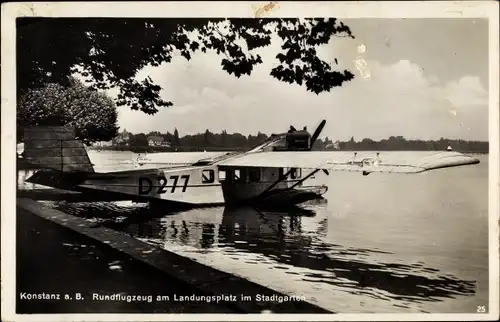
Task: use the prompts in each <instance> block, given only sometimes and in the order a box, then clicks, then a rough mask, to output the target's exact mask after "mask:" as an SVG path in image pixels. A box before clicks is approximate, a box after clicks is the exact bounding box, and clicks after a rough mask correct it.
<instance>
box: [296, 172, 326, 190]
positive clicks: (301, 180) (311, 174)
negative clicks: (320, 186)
mask: <svg viewBox="0 0 500 322" xmlns="http://www.w3.org/2000/svg"><path fill="white" fill-rule="evenodd" d="M319 170H321V169H314V171H312V172H311V173H309V174H308V175H307V176H305V177H304V178H302V179H300V180H299V181H297V182H295V183H294V184H293V186H291V187H290V188H289V189H293V188H295V187H296V186H298V185H299V184H301V183H302V182H304V181H306V180H307V179H309V178H310V177H312V176H313V175H314V174H316V172H318V171H319Z"/></svg>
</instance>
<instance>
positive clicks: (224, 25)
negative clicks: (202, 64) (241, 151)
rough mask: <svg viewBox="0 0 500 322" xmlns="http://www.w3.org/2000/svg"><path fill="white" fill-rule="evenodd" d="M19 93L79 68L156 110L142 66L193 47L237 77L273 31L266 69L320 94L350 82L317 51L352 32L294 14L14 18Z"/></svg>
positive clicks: (130, 102)
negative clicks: (275, 41) (274, 45)
mask: <svg viewBox="0 0 500 322" xmlns="http://www.w3.org/2000/svg"><path fill="white" fill-rule="evenodd" d="M17 24H18V26H17V27H18V29H17V31H18V42H17V46H18V50H17V53H18V81H19V83H18V86H19V94H20V95H21V94H22V93H23V92H25V91H27V90H29V89H33V88H38V87H43V86H44V85H45V84H48V83H58V84H61V85H68V84H69V83H68V82H70V78H71V75H72V74H74V73H75V72H76V71H79V72H81V73H82V75H83V76H86V77H87V78H88V79H89V81H88V82H89V85H90V86H91V88H93V89H100V90H106V89H109V88H114V87H117V88H119V95H118V98H117V101H116V104H117V105H119V106H120V105H127V106H130V107H131V108H132V109H133V110H141V111H143V112H145V113H147V114H154V113H156V112H157V111H158V109H157V107H159V106H171V105H173V104H172V102H170V101H166V100H164V99H162V98H161V96H160V91H161V87H160V86H158V85H156V84H154V82H153V81H152V80H151V79H150V78H147V79H145V80H143V81H138V80H137V79H136V75H137V73H138V72H139V71H140V70H141V69H142V68H144V67H146V66H159V65H160V64H162V63H169V62H171V60H172V58H173V56H174V55H177V54H180V55H181V56H182V57H184V58H186V59H187V60H189V59H191V57H192V55H193V54H194V53H196V52H202V53H206V52H208V51H214V52H216V53H217V54H219V55H220V56H221V57H222V60H221V66H222V69H223V70H225V71H226V72H228V73H229V74H231V75H234V76H236V77H240V76H242V75H251V73H252V71H253V69H254V67H255V66H256V65H258V64H261V63H262V58H261V56H260V55H259V54H258V53H256V52H255V51H256V49H258V48H262V47H266V46H269V45H270V44H271V35H272V34H273V33H275V34H277V35H278V36H279V37H280V38H281V40H282V41H283V44H282V46H281V52H280V53H279V54H278V55H277V56H276V58H277V60H278V62H279V63H280V64H279V65H278V66H277V67H275V68H273V69H272V70H271V71H270V75H271V76H273V77H275V78H276V79H278V80H280V81H283V82H287V83H296V84H298V85H301V86H305V88H306V89H307V90H308V91H311V92H314V93H316V94H319V93H321V92H325V91H327V92H328V91H330V90H331V89H332V88H333V87H336V86H341V85H342V84H343V83H344V82H345V81H349V80H351V79H352V78H353V77H354V75H353V74H352V73H351V72H349V71H347V70H344V71H337V70H334V69H333V68H332V66H331V64H330V63H328V62H325V61H324V60H322V59H321V58H319V57H318V56H317V54H316V52H317V48H318V46H320V45H324V44H327V43H328V42H329V41H330V39H331V38H332V37H334V36H338V37H340V36H342V37H351V38H353V36H352V34H351V31H350V29H349V27H348V26H346V25H344V24H343V23H342V22H339V21H338V20H337V19H335V18H330V19H323V18H319V19H316V18H311V19H305V20H298V19H292V18H290V19H246V18H245V19H186V18H183V19H159V18H154V19H122V18H120V19H111V18H21V19H18V22H17Z"/></svg>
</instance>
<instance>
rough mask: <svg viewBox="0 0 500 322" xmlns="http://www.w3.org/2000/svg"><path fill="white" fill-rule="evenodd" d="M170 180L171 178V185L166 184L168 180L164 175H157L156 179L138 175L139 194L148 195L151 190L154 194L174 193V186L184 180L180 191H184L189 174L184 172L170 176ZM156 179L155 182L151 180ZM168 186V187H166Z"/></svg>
mask: <svg viewBox="0 0 500 322" xmlns="http://www.w3.org/2000/svg"><path fill="white" fill-rule="evenodd" d="M169 179H170V180H173V183H172V185H171V186H169V185H167V183H168V182H169V181H168V180H167V178H166V177H164V176H159V177H157V178H156V180H151V179H150V178H148V177H140V178H139V195H149V194H151V192H152V191H155V192H156V193H155V194H159V195H161V194H165V193H174V192H175V190H176V188H177V187H178V184H179V181H182V180H184V182H183V184H182V192H186V189H187V185H188V182H189V175H188V174H185V175H182V176H180V177H179V176H170V178H169ZM153 181H156V182H153ZM168 188H170V189H168Z"/></svg>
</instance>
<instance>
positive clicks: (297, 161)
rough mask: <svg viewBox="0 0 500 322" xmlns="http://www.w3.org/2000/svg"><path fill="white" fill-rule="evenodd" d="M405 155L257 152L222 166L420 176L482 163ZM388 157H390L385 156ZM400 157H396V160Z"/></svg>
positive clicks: (443, 155)
mask: <svg viewBox="0 0 500 322" xmlns="http://www.w3.org/2000/svg"><path fill="white" fill-rule="evenodd" d="M397 154H403V155H404V154H405V152H387V153H385V152H381V153H380V155H379V156H377V155H376V154H375V153H358V155H357V156H356V157H354V152H349V153H345V152H291V151H290V152H289V151H287V152H257V153H248V154H244V155H241V156H237V157H235V158H231V159H228V160H225V161H222V162H220V163H218V165H219V166H230V167H239V166H240V167H271V168H274V167H276V168H277V167H283V168H309V169H323V170H330V171H355V172H363V173H364V174H365V175H366V174H368V173H372V172H385V173H419V172H423V171H428V170H434V169H441V168H447V167H456V166H461V165H470V164H477V163H479V160H478V159H476V158H473V157H471V156H467V155H464V154H461V153H457V152H448V151H446V152H438V153H432V154H430V155H426V156H425V157H417V158H416V157H412V158H406V160H405V158H401V157H397ZM385 156H387V158H386V157H385ZM395 156H396V157H395Z"/></svg>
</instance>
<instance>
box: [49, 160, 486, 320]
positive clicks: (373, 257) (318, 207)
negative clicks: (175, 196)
mask: <svg viewBox="0 0 500 322" xmlns="http://www.w3.org/2000/svg"><path fill="white" fill-rule="evenodd" d="M396 153H397V152H396ZM417 156H418V153H417ZM135 157H136V156H135V155H134V154H132V153H129V152H91V159H92V161H93V162H94V163H96V164H97V165H101V166H102V165H104V164H106V163H107V164H110V166H108V168H110V167H112V166H111V164H114V165H118V167H123V168H125V167H127V166H128V167H130V166H131V165H130V164H129V163H126V162H127V161H129V160H132V159H133V158H135ZM479 158H480V160H481V163H480V164H478V165H474V166H469V167H459V168H449V169H443V170H438V171H431V172H428V173H421V174H417V175H391V174H377V173H374V174H371V175H369V176H366V177H364V176H362V175H361V174H359V173H342V172H333V173H331V174H330V176H326V175H324V174H321V175H320V174H318V175H317V176H316V178H315V179H312V180H311V183H313V182H314V181H316V182H317V183H327V184H328V185H329V191H328V192H327V194H326V195H325V197H326V199H327V202H320V203H318V202H316V203H310V204H306V205H304V206H303V208H304V209H306V210H307V212H304V213H300V212H299V213H296V214H288V213H270V212H265V211H259V210H255V209H252V208H240V209H229V208H223V207H219V208H210V209H196V210H191V211H187V212H182V213H168V210H164V211H159V210H158V209H156V208H155V209H153V208H150V206H149V205H148V204H140V203H139V204H137V203H131V202H127V201H121V202H112V203H109V202H108V203H105V202H103V203H66V202H52V203H51V204H52V205H53V206H54V207H56V208H58V209H60V210H63V211H66V212H68V213H71V214H74V215H77V216H81V217H85V218H88V220H101V219H102V218H108V220H107V221H106V222H107V223H106V225H107V226H109V227H112V228H114V229H116V230H120V231H123V232H126V233H127V234H131V235H132V236H135V237H136V238H138V239H140V240H143V241H145V242H148V243H151V244H155V245H158V246H159V247H161V248H164V249H167V250H170V251H173V252H176V253H178V254H180V255H182V256H185V257H189V258H191V259H193V260H195V261H197V262H200V263H203V264H206V265H209V266H212V267H214V268H217V269H220V270H223V271H227V272H230V273H233V274H235V275H238V276H241V277H244V278H247V279H249V280H252V281H254V282H257V283H259V284H262V285H265V286H267V287H269V288H272V289H275V290H277V291H280V292H283V293H286V294H290V295H300V296H305V297H306V298H307V300H308V301H309V302H311V303H314V304H317V305H319V306H321V307H324V308H326V309H329V310H332V311H334V312H340V313H359V312H366V313H394V312H401V313H412V312H431V313H461V312H467V313H475V312H476V307H477V306H479V305H481V306H482V305H485V306H487V305H488V156H479ZM123 162H125V163H123Z"/></svg>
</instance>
